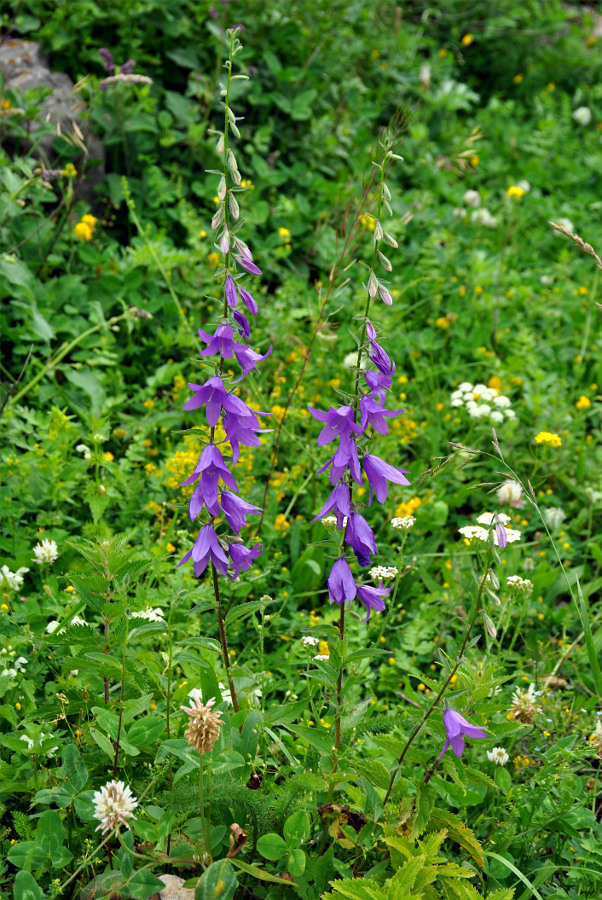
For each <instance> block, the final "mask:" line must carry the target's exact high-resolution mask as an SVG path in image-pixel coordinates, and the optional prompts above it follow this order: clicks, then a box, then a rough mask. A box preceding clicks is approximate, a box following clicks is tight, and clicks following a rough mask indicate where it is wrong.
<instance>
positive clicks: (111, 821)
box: [92, 780, 138, 834]
mask: <svg viewBox="0 0 602 900" xmlns="http://www.w3.org/2000/svg"><path fill="white" fill-rule="evenodd" d="M92 803H93V804H94V813H93V815H94V818H95V819H99V820H100V825H98V826H97V827H96V831H102V833H103V834H108V833H109V832H111V831H115V834H117V832H118V831H119V826H120V825H125V827H126V828H129V827H130V826H129V823H128V819H135V818H136V817H135V815H134V812H133V811H134V810H135V809H136V807H137V806H138V801H137V800H136V798H135V797H134V796H133V794H132V792H131V790H130V788H129V787H126V786H125V784H124V783H123V781H114V780H113V781H109V782H107V784H105V785H104V787H101V789H100V790H99V791H95V792H94V795H93V797H92Z"/></svg>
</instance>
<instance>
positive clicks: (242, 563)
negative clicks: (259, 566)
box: [228, 543, 263, 581]
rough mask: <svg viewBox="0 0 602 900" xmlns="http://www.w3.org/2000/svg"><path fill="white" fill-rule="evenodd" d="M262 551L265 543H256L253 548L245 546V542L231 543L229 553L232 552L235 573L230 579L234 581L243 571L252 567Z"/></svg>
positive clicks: (231, 557)
mask: <svg viewBox="0 0 602 900" xmlns="http://www.w3.org/2000/svg"><path fill="white" fill-rule="evenodd" d="M262 551H263V544H255V546H254V547H252V548H251V549H249V547H245V545H244V544H234V543H233V544H230V546H229V547H228V553H229V554H230V560H231V564H232V569H233V574H232V576H231V577H230V578H229V579H228V580H229V581H234V579H235V578H238V576H239V575H240V573H241V571H246V570H247V569H250V568H251V566H252V565H253V560H254V559H257V557H258V556H260V555H261V553H262Z"/></svg>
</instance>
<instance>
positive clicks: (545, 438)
mask: <svg viewBox="0 0 602 900" xmlns="http://www.w3.org/2000/svg"><path fill="white" fill-rule="evenodd" d="M535 440H536V441H537V443H538V444H549V445H550V447H562V441H561V439H560V437H559V436H558V435H557V434H552V433H551V432H550V431H540V432H539V434H536V435H535Z"/></svg>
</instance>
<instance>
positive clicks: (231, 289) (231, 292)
mask: <svg viewBox="0 0 602 900" xmlns="http://www.w3.org/2000/svg"><path fill="white" fill-rule="evenodd" d="M224 290H225V292H226V300H227V301H228V306H231V307H232V309H234V307H235V306H236V304H237V303H238V297H237V295H236V285H235V284H234V279H233V278H232V276H231V275H230V273H228V274H227V275H226V283H225V285H224Z"/></svg>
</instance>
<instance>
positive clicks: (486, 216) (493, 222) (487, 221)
mask: <svg viewBox="0 0 602 900" xmlns="http://www.w3.org/2000/svg"><path fill="white" fill-rule="evenodd" d="M471 218H472V221H473V222H476V224H477V225H484V226H485V228H497V219H496V217H495V216H492V215H491V213H490V212H489V210H488V209H487V207H486V206H482V207H481V208H480V209H475V210H474V212H473V214H472V217H471Z"/></svg>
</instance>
